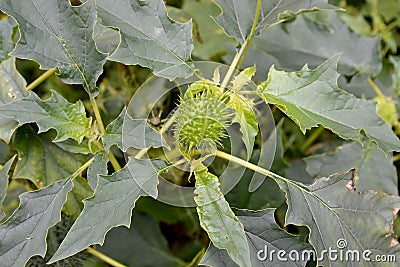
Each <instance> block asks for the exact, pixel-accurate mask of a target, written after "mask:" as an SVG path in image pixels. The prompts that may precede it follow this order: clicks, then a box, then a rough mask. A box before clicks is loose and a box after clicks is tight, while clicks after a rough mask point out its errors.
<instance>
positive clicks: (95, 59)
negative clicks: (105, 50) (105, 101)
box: [0, 0, 107, 96]
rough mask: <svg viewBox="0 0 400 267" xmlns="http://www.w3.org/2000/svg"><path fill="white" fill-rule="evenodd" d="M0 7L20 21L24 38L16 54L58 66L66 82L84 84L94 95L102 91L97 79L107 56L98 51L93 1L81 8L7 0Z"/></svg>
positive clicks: (57, 2)
mask: <svg viewBox="0 0 400 267" xmlns="http://www.w3.org/2000/svg"><path fill="white" fill-rule="evenodd" d="M0 10H2V11H3V12H5V13H7V14H8V15H10V16H12V17H14V18H15V19H16V20H17V22H18V24H19V29H20V32H21V38H20V40H19V42H18V43H17V46H16V47H15V49H14V51H13V52H12V53H11V54H12V55H13V56H16V57H19V58H25V59H33V60H35V61H37V62H38V63H39V64H40V67H41V68H42V69H50V68H53V67H57V68H58V69H59V70H60V78H61V79H62V80H63V81H64V82H66V83H71V84H83V87H84V88H85V90H86V91H87V92H88V94H89V95H90V96H96V95H97V94H98V89H97V88H96V81H97V79H98V77H99V76H100V74H101V73H102V71H103V64H104V63H105V58H106V56H107V55H105V54H101V53H100V52H98V51H97V50H96V46H95V43H94V41H93V39H92V35H93V27H94V25H95V21H96V11H95V4H94V1H93V0H88V1H86V2H85V3H84V4H82V5H81V6H78V7H71V5H70V3H69V1H65V0H54V1H50V2H49V1H46V0H28V1H13V0H3V1H1V2H0Z"/></svg>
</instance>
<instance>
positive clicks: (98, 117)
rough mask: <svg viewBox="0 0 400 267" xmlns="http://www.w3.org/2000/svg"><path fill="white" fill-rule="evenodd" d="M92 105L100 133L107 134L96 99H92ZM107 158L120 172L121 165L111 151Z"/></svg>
mask: <svg viewBox="0 0 400 267" xmlns="http://www.w3.org/2000/svg"><path fill="white" fill-rule="evenodd" d="M90 103H91V104H92V107H93V112H94V116H95V118H96V121H97V124H98V125H99V129H100V133H101V134H104V133H105V132H106V129H105V128H104V124H103V120H102V118H101V115H100V110H99V107H98V106H97V102H96V99H94V98H93V97H91V98H90ZM107 157H108V159H109V160H110V162H111V165H112V166H113V168H114V170H115V171H119V170H120V169H121V165H120V164H119V163H118V160H117V159H116V158H115V156H114V154H113V153H112V152H111V151H110V152H109V153H108V154H107Z"/></svg>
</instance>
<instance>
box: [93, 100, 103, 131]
mask: <svg viewBox="0 0 400 267" xmlns="http://www.w3.org/2000/svg"><path fill="white" fill-rule="evenodd" d="M90 103H91V104H92V107H93V112H94V116H95V117H96V121H97V124H98V125H99V128H100V133H101V134H104V133H105V131H106V129H105V128H104V124H103V120H102V119H101V115H100V110H99V107H98V106H97V102H96V99H94V97H91V98H90Z"/></svg>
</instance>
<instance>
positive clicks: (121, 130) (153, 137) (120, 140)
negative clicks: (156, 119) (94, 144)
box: [102, 108, 169, 151]
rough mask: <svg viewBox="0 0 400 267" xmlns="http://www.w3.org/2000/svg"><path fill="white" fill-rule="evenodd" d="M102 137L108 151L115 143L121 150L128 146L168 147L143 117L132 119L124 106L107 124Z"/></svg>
mask: <svg viewBox="0 0 400 267" xmlns="http://www.w3.org/2000/svg"><path fill="white" fill-rule="evenodd" d="M102 138H103V143H104V147H105V150H106V151H109V149H110V147H111V146H112V145H117V146H118V147H119V148H120V149H121V150H123V151H126V150H127V149H128V148H129V147H134V148H137V149H142V148H146V147H149V146H152V147H154V148H158V147H162V146H164V147H167V148H168V147H169V146H168V144H167V143H166V142H165V140H164V138H163V137H162V135H161V134H160V133H159V132H158V131H157V130H155V129H153V128H151V127H150V126H149V124H148V123H147V121H146V120H145V119H132V118H131V116H129V114H128V113H127V112H126V108H124V109H123V110H122V111H121V113H120V115H119V116H118V117H117V118H116V119H115V120H114V121H112V122H111V123H110V124H109V125H108V126H107V128H106V132H105V134H104V135H103V137H102Z"/></svg>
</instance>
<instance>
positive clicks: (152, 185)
mask: <svg viewBox="0 0 400 267" xmlns="http://www.w3.org/2000/svg"><path fill="white" fill-rule="evenodd" d="M164 168H166V164H165V161H163V160H137V159H134V158H129V161H128V163H127V165H126V166H125V167H124V168H123V169H122V170H120V171H118V172H115V173H114V174H112V175H110V176H106V175H99V176H98V184H97V187H96V189H95V192H94V195H93V197H91V198H89V199H87V200H85V201H84V208H83V211H82V213H81V215H80V216H79V217H78V219H77V220H76V222H75V223H74V225H73V226H72V227H71V229H70V231H69V232H68V234H67V236H66V237H65V239H64V241H63V242H62V243H61V245H60V247H59V249H58V250H57V252H56V253H55V254H54V255H53V257H52V258H51V259H50V263H52V262H56V261H58V260H61V259H64V258H66V257H69V256H71V255H74V254H75V253H78V252H79V251H82V250H84V249H85V248H86V247H88V246H89V245H92V244H100V245H102V244H103V242H104V238H105V235H106V233H107V232H108V231H109V230H110V229H112V228H114V227H117V226H121V225H124V226H127V227H129V225H130V222H131V214H132V209H133V208H134V207H135V202H136V200H138V198H139V197H141V196H152V197H153V198H156V197H157V195H158V190H157V184H158V172H159V171H160V170H161V169H164Z"/></svg>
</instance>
